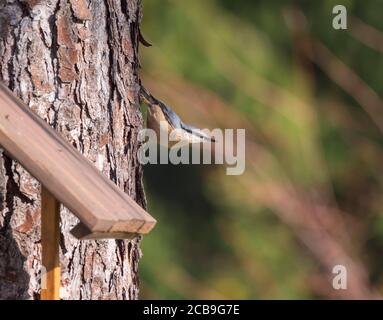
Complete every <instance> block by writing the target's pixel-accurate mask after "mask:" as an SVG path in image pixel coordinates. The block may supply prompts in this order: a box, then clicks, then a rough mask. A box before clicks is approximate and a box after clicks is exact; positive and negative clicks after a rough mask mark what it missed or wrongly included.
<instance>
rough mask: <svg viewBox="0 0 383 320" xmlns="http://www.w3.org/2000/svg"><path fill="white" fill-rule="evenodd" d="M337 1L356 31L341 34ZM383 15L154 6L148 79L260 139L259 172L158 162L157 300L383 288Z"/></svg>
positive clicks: (152, 184) (153, 269)
mask: <svg viewBox="0 0 383 320" xmlns="http://www.w3.org/2000/svg"><path fill="white" fill-rule="evenodd" d="M337 4H344V5H346V6H347V8H348V25H349V29H348V30H334V29H333V28H332V19H333V14H332V8H333V6H335V5H337ZM382 11H383V2H382V1H376V0H367V1H357V0H348V1H341V0H337V1H333V0H326V1H304V0H300V1H298V0H297V1H285V0H283V1H282V0H275V1H266V0H263V1H251V0H249V1H245V0H242V1H232V0H215V1H213V0H209V1H206V0H193V1H176V0H162V1H156V0H144V1H143V12H144V18H143V21H142V32H143V34H144V36H145V38H147V40H148V41H150V42H152V43H153V47H151V48H144V47H142V48H141V52H140V54H141V65H142V78H143V83H144V84H145V85H146V86H147V87H148V88H149V89H150V90H151V91H152V92H153V93H154V95H156V96H157V97H160V98H161V100H164V101H166V102H167V103H168V104H169V105H171V106H172V107H173V109H174V110H175V111H176V112H177V113H179V114H180V115H181V117H182V118H183V119H185V121H186V122H188V123H192V124H194V125H197V126H200V127H207V128H215V127H218V128H246V137H247V145H246V148H247V149H246V152H247V162H246V172H245V174H244V175H242V176H227V175H225V168H224V166H218V165H213V166H207V165H189V166H186V165H184V166H173V165H147V166H146V167H145V179H146V181H145V185H146V190H147V198H148V205H149V212H151V213H152V214H153V215H154V216H155V217H156V218H157V220H158V225H157V227H156V228H155V230H153V232H152V233H151V234H150V235H148V236H146V237H144V240H143V243H142V250H143V253H144V256H143V258H142V260H141V265H140V273H141V280H142V284H141V287H142V294H141V297H142V298H144V299H145V298H155V299H157V298H162V299H169V298H175V299H177V298H179V299H185V298H189V299H198V298H201V299H210V298H223V299H226V298H231V299H265V298H271V299H285V298H289V299H301V298H317V297H326V298H328V297H339V296H341V297H342V295H343V296H346V297H361V296H362V297H369V296H371V295H373V294H376V292H379V291H380V292H382V291H383V278H382V276H383V273H382V267H383V260H382V259H381V254H382V249H383V218H382V214H381V211H382V208H383V201H382V198H381V196H380V195H381V194H382V187H383V179H382V178H383V176H382V170H381V167H382V163H383V162H382V160H383V159H382V151H383V139H382V126H381V127H380V125H381V124H382V121H381V119H382V118H381V116H380V115H381V114H383V109H381V110H380V109H379V107H382V108H383V103H382V100H381V98H380V97H382V96H383V88H382V85H381V84H382V83H383V72H382V70H383V59H382V51H379V43H380V42H379V40H382V39H383V31H379V30H383V20H382V19H381V12H382ZM380 37H381V38H380ZM364 39H366V41H365V40H364ZM374 44H377V45H376V46H374ZM380 48H381V47H380ZM351 261H352V262H351ZM336 264H345V265H346V267H348V266H350V268H351V269H349V277H351V278H355V281H354V280H352V281H351V282H350V288H349V291H348V293H347V294H348V295H347V294H346V293H344V292H335V291H334V290H332V287H331V279H332V274H331V266H332V265H336ZM365 276H366V277H365ZM375 290H377V291H376V292H375ZM373 292H374V293H373Z"/></svg>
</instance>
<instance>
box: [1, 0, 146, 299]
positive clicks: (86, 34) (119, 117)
mask: <svg viewBox="0 0 383 320" xmlns="http://www.w3.org/2000/svg"><path fill="white" fill-rule="evenodd" d="M140 16H141V3H140V0H103V1H102V0H0V79H1V81H3V82H4V83H6V84H7V85H8V86H9V88H10V89H11V90H13V91H14V92H15V93H16V94H17V95H18V96H19V97H20V98H21V99H22V100H23V101H24V102H25V103H26V104H27V105H28V106H29V107H30V108H31V109H32V110H33V111H34V112H36V113H37V114H38V115H39V116H41V117H42V118H43V119H45V120H46V121H47V122H48V123H49V124H50V125H51V126H52V127H54V128H55V129H56V130H58V131H59V132H60V133H61V134H62V135H63V136H64V137H65V139H66V140H67V141H68V142H69V143H71V144H72V145H74V146H75V147H76V148H77V149H79V150H80V151H81V152H82V153H83V154H84V155H85V156H86V157H87V158H89V159H90V160H91V161H93V162H94V164H95V165H96V166H97V167H98V168H99V170H101V171H102V172H103V173H104V174H106V175H107V176H109V177H110V178H111V179H112V180H114V181H115V182H116V183H117V184H118V186H120V187H121V188H122V189H124V190H125V192H127V193H128V194H129V195H130V196H131V197H133V198H134V199H135V200H136V201H137V202H138V203H139V204H140V205H141V206H143V207H145V196H144V193H143V185H142V168H141V166H140V164H139V163H138V161H137V158H136V152H137V149H138V143H137V139H136V138H137V134H138V131H139V130H140V129H141V126H142V118H141V113H140V110H139V100H138V90H139V75H138V68H139V67H138V65H139V63H138V34H139V22H140ZM39 192H40V186H39V184H38V182H37V181H36V180H35V179H33V178H32V177H31V176H30V175H29V174H28V173H27V172H26V171H25V170H24V169H23V168H22V167H21V166H20V165H19V164H17V163H15V162H14V161H12V160H10V159H9V158H8V157H7V156H5V155H4V154H3V152H1V154H0V206H1V215H0V298H1V299H12V298H13V299H38V297H39V292H40V281H39V278H40V268H41V246H40V197H39ZM61 219H62V223H61V230H62V235H61V264H62V292H61V297H62V298H63V299H136V298H137V295H138V276H137V272H138V260H139V258H140V248H139V242H140V239H139V238H136V239H134V240H132V241H115V240H108V241H77V240H76V239H74V238H73V237H72V236H71V235H70V234H69V230H70V229H71V228H72V227H73V226H74V225H75V224H76V222H77V221H76V218H75V217H74V216H73V215H71V214H70V213H69V212H68V211H67V210H66V209H62V212H61Z"/></svg>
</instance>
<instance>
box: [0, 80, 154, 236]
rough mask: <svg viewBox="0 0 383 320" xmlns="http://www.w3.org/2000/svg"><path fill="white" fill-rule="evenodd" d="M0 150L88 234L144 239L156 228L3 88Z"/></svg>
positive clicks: (149, 218)
mask: <svg viewBox="0 0 383 320" xmlns="http://www.w3.org/2000/svg"><path fill="white" fill-rule="evenodd" d="M0 145H1V146H2V147H3V148H4V149H5V150H6V152H7V153H8V154H10V155H11V156H12V158H14V159H15V160H17V161H19V162H20V163H21V164H22V165H23V166H24V167H25V168H26V169H27V170H28V171H29V172H30V173H31V174H32V175H33V176H34V177H35V178H36V179H37V180H39V181H40V182H41V183H42V184H43V185H44V186H45V187H46V188H47V189H48V190H49V191H50V192H51V193H52V194H53V196H55V198H56V199H58V200H59V201H60V202H61V203H62V204H63V205H65V206H66V207H67V208H68V209H70V210H71V211H72V212H73V213H74V214H75V215H76V216H77V217H78V218H79V219H80V221H81V222H82V223H83V224H84V225H86V227H87V228H88V229H89V230H90V231H92V232H94V233H97V234H99V235H101V234H102V233H109V232H123V233H125V232H127V233H148V232H149V231H150V230H151V229H152V228H153V227H154V225H155V224H156V220H155V219H154V218H153V217H152V216H151V215H150V214H149V213H147V212H146V211H145V210H144V209H142V208H141V207H140V206H139V205H138V204H137V203H136V202H135V201H134V200H133V199H131V198H130V197H129V196H128V195H127V194H126V193H124V192H123V191H122V190H120V189H119V188H118V187H117V186H116V185H115V184H114V183H113V182H111V181H110V180H109V179H108V178H107V177H105V176H104V175H103V174H102V173H101V172H100V171H98V170H97V169H96V167H95V166H94V164H93V163H91V162H90V161H88V160H87V159H86V158H85V157H84V156H83V155H82V154H81V153H79V152H78V151H77V150H76V149H75V148H74V147H72V146H71V145H70V144H68V143H67V142H66V141H65V140H64V139H63V138H62V137H61V136H60V135H59V133H57V132H56V131H55V130H53V129H52V128H51V127H50V126H49V125H48V124H47V123H46V122H45V121H44V120H42V119H40V118H39V117H38V116H37V115H36V114H34V113H33V112H32V111H31V110H30V109H29V108H28V107H27V106H25V105H24V103H23V102H22V101H21V100H19V99H18V98H17V97H16V96H14V95H13V94H12V92H10V91H9V90H8V88H6V87H5V86H4V85H3V84H1V83H0Z"/></svg>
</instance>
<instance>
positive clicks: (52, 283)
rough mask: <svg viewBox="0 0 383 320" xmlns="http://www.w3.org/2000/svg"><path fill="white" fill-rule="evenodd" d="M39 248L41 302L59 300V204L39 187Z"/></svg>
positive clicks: (45, 190)
mask: <svg viewBox="0 0 383 320" xmlns="http://www.w3.org/2000/svg"><path fill="white" fill-rule="evenodd" d="M41 246H42V265H43V267H44V268H45V269H43V270H44V272H45V275H42V276H44V277H45V279H44V280H45V281H44V284H45V288H42V289H41V300H60V283H61V269H60V203H59V202H58V201H57V200H56V198H55V197H54V196H53V195H52V194H51V193H50V192H49V191H48V190H47V189H46V188H45V187H43V186H42V187H41Z"/></svg>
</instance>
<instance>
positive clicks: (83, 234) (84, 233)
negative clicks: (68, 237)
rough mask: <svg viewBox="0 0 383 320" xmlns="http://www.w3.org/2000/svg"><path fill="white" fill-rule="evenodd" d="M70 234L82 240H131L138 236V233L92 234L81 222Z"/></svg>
mask: <svg viewBox="0 0 383 320" xmlns="http://www.w3.org/2000/svg"><path fill="white" fill-rule="evenodd" d="M70 233H71V234H72V235H73V236H75V237H76V238H77V239H80V240H96V239H124V240H130V239H133V238H134V237H136V236H137V233H130V232H92V231H91V230H89V229H88V228H87V227H86V226H85V225H84V224H82V223H81V222H80V223H79V224H78V225H76V226H75V227H74V228H73V229H72V230H71V231H70Z"/></svg>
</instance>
